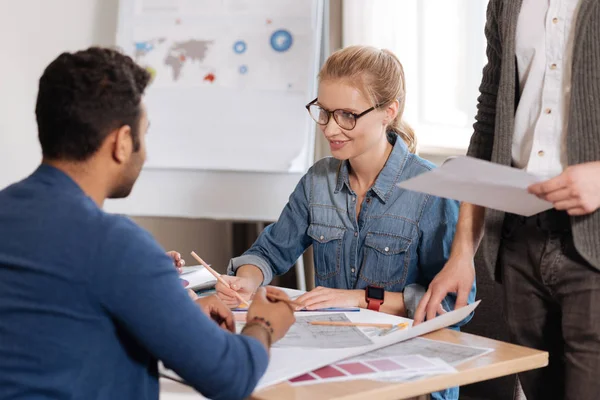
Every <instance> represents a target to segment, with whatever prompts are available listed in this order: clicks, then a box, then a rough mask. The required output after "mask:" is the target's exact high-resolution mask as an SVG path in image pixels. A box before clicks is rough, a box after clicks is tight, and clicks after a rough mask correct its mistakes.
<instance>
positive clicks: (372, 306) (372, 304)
mask: <svg viewBox="0 0 600 400" xmlns="http://www.w3.org/2000/svg"><path fill="white" fill-rule="evenodd" d="M381 304H383V300H376V299H368V300H367V308H368V309H369V310H372V311H379V308H380V307H381Z"/></svg>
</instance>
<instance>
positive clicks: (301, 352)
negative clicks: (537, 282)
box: [256, 301, 480, 390]
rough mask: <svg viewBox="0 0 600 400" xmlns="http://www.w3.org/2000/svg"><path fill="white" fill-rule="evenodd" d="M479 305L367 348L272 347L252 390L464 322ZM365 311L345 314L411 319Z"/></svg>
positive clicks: (355, 317) (356, 318) (383, 319)
mask: <svg viewBox="0 0 600 400" xmlns="http://www.w3.org/2000/svg"><path fill="white" fill-rule="evenodd" d="M479 302H480V301H476V302H475V303H473V304H470V305H468V306H466V307H462V308H460V309H458V310H454V311H450V312H448V313H446V314H443V315H440V316H438V317H436V318H434V319H432V320H430V321H427V322H424V323H422V324H419V325H417V326H416V327H412V326H411V327H409V328H407V329H404V330H400V331H396V332H392V333H390V334H388V335H385V336H376V337H371V340H372V341H373V344H371V345H368V346H360V347H354V348H345V349H311V351H310V353H307V351H306V349H303V348H290V347H286V348H276V347H275V348H272V349H271V361H270V363H269V367H268V368H267V371H266V372H265V375H264V376H263V377H262V379H261V380H260V381H259V382H258V385H257V387H256V390H260V389H262V388H265V387H267V386H271V385H275V384H277V383H281V382H285V381H287V380H289V379H291V378H294V377H296V376H299V375H302V374H305V373H307V372H310V371H313V370H315V369H317V368H321V367H324V366H326V365H329V364H333V363H336V362H338V361H340V360H343V359H346V358H350V357H355V356H358V355H361V354H364V353H367V352H370V351H374V350H377V349H380V348H382V347H386V346H390V345H392V344H395V343H399V342H402V341H404V340H408V339H412V338H414V337H417V336H420V335H424V334H426V333H429V332H433V331H436V330H439V329H442V328H446V327H448V326H450V325H453V324H456V323H457V322H460V321H462V320H463V319H465V318H466V317H467V316H468V315H469V314H470V313H471V312H473V310H475V308H476V307H477V306H478V305H479ZM363 311H365V312H363ZM366 311H368V310H362V311H361V312H360V313H346V316H347V317H348V319H350V320H351V321H356V322H359V321H360V322H383V323H387V322H388V321H389V322H391V323H399V322H403V321H410V322H412V321H411V320H406V319H404V318H400V317H394V316H391V315H387V314H382V313H375V312H366ZM307 354H310V356H307Z"/></svg>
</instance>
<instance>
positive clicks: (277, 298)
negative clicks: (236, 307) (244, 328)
mask: <svg viewBox="0 0 600 400" xmlns="http://www.w3.org/2000/svg"><path fill="white" fill-rule="evenodd" d="M192 257H194V258H195V259H196V261H198V262H199V263H200V264H202V265H203V266H204V268H206V270H207V271H208V272H210V273H211V274H212V275H213V276H214V277H215V278H217V280H218V281H219V282H221V283H222V284H223V285H225V286H227V287H228V288H230V289H231V286H230V285H229V283H228V282H227V281H226V280H225V279H223V278H222V277H221V274H219V273H218V272H217V271H215V270H214V269H212V268H211V267H210V266H209V265H208V264H207V263H206V262H204V260H203V259H202V258H200V256H199V255H198V254H196V253H195V252H193V251H192ZM235 295H236V297H237V298H238V300H239V301H240V302H241V305H247V304H248V302H247V301H246V300H244V299H243V297H242V296H240V294H239V293H238V292H235ZM267 297H268V298H269V299H270V300H271V301H281V302H283V303H286V304H287V305H288V306H290V307H292V309H296V308H298V307H300V308H302V307H304V305H303V304H301V303H298V302H296V301H292V300H289V299H286V298H284V297H280V296H277V295H275V294H273V293H267Z"/></svg>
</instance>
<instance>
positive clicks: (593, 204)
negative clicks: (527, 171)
mask: <svg viewBox="0 0 600 400" xmlns="http://www.w3.org/2000/svg"><path fill="white" fill-rule="evenodd" d="M528 190H529V192H530V193H532V194H535V195H536V196H537V197H539V198H540V199H543V200H546V201H549V202H551V203H552V204H554V208H556V209H557V210H566V211H567V213H568V214H569V215H587V214H591V213H593V212H594V211H596V210H597V209H598V208H599V207H600V161H595V162H589V163H584V164H579V165H574V166H571V167H568V168H567V169H566V170H565V171H564V172H563V173H562V174H560V175H558V176H557V177H555V178H552V179H550V180H547V181H544V182H540V183H536V184H534V185H531V186H529V188H528Z"/></svg>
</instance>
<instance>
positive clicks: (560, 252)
mask: <svg viewBox="0 0 600 400" xmlns="http://www.w3.org/2000/svg"><path fill="white" fill-rule="evenodd" d="M599 245H600V244H599ZM499 257H500V258H499V262H500V264H499V266H500V268H501V277H502V284H503V287H504V293H505V300H504V301H505V308H504V310H505V317H506V323H507V327H508V330H509V333H510V337H511V340H512V341H513V342H514V343H516V344H519V345H523V346H527V347H532V348H535V349H540V350H544V351H548V352H549V354H550V364H549V366H548V367H546V368H542V369H538V370H533V371H529V372H525V373H522V374H519V379H520V381H521V385H522V387H523V391H524V392H525V395H526V396H527V400H538V399H557V400H558V399H569V400H571V399H573V400H588V399H589V400H592V399H593V400H597V399H600V271H598V270H597V269H595V268H593V267H592V266H591V265H590V264H589V263H587V262H586V261H585V260H584V259H583V258H582V257H581V256H580V255H579V254H578V252H577V250H576V249H575V246H574V244H573V238H572V235H571V231H570V224H569V218H568V216H567V215H566V214H565V213H561V212H558V211H555V210H553V211H549V212H545V213H541V214H538V215H537V216H533V217H529V218H524V217H518V216H514V215H508V216H507V217H506V220H505V223H504V229H503V234H502V245H501V249H500V254H499Z"/></svg>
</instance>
